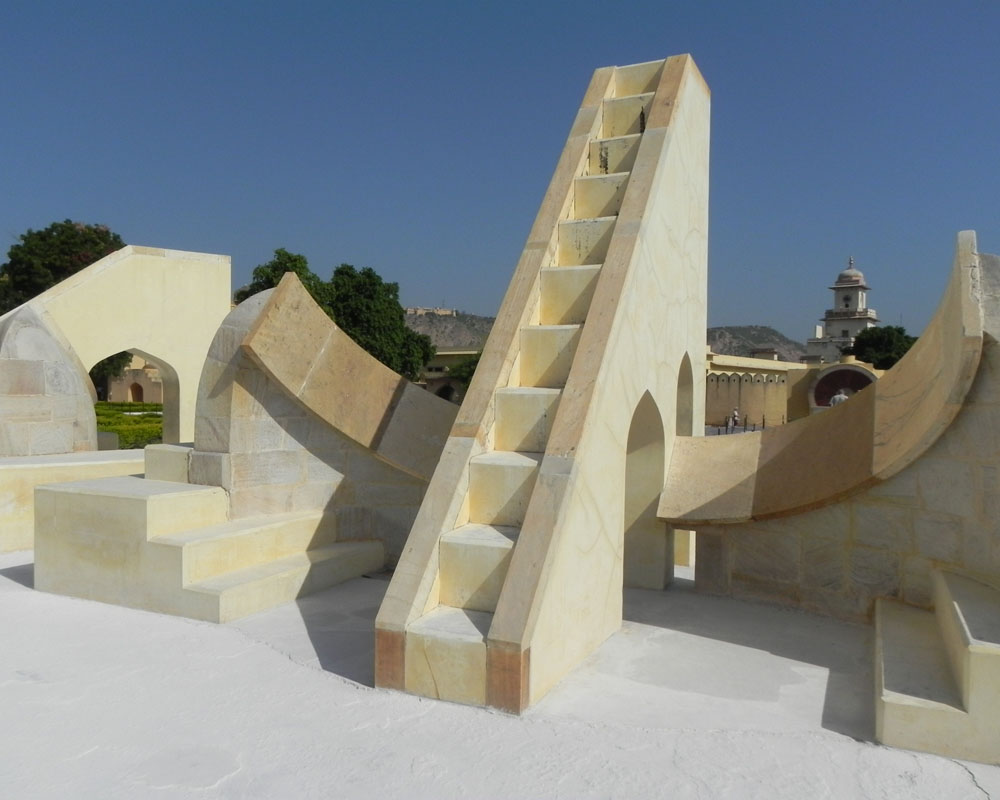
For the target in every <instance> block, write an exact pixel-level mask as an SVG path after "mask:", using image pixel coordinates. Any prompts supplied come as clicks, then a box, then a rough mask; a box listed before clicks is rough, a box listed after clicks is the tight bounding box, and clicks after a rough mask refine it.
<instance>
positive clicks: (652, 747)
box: [0, 552, 1000, 800]
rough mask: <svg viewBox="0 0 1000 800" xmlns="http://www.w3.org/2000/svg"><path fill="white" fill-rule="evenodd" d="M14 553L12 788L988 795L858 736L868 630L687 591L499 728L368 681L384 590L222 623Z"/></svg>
mask: <svg viewBox="0 0 1000 800" xmlns="http://www.w3.org/2000/svg"><path fill="white" fill-rule="evenodd" d="M31 558H32V555H31V553H30V552H20V553H14V554H8V555H4V556H0V607H2V608H3V614H0V642H2V643H3V645H2V647H0V704H2V707H3V709H4V719H5V722H6V723H7V724H5V725H4V726H3V727H2V728H0V786H2V787H3V793H4V795H5V796H8V797H31V798H40V799H44V798H61V797H66V796H69V795H70V794H71V795H72V796H74V797H80V798H96V797H100V798H105V799H106V800H114V799H115V798H134V797H139V796H153V795H155V796H156V797H159V798H186V797H199V798H228V797H245V798H272V797H326V796H338V797H348V798H352V797H370V796H373V795H378V796H380V797H385V798H422V797H435V798H448V797H471V796H480V797H482V796H507V797H567V798H569V797H573V798H587V797H610V796H615V797H623V796H628V797H657V796H659V797H662V796H665V795H669V796H677V797H687V798H706V799H707V798H716V797H740V798H751V799H752V798H769V799H770V798H801V797H815V798H824V797H838V798H840V797H861V798H866V797H872V798H874V797H907V798H914V799H915V800H919V799H920V798H941V797H970V798H974V797H985V796H987V793H989V794H992V795H993V796H998V795H1000V768H998V767H988V766H983V765H981V764H973V763H969V762H960V761H957V760H953V759H948V758H942V757H940V756H933V755H927V754H923V753H913V752H907V751H902V750H895V749H892V748H887V747H882V746H879V745H876V744H873V743H872V742H871V736H872V733H873V724H874V722H873V718H872V707H871V691H872V686H873V676H872V661H871V658H870V647H871V636H872V628H871V627H869V626H863V625H854V624H850V623H844V622H837V621H833V620H829V619H823V618H819V617H816V616H813V615H809V614H806V613H803V612H798V611H790V610H781V609H776V608H771V607H766V606H761V605H756V604H752V603H747V602H743V601H738V600H733V599H729V598H711V597H703V596H699V595H695V594H694V593H693V592H691V591H690V590H689V589H687V588H685V583H684V581H683V580H679V581H677V586H676V587H675V588H672V589H670V590H668V591H667V592H652V591H646V590H628V591H627V592H626V595H625V617H626V622H625V624H624V625H623V628H622V630H621V631H620V632H619V633H617V634H615V635H614V636H612V637H611V638H610V639H608V641H607V642H605V644H604V645H602V646H601V647H600V648H599V649H598V650H597V651H596V652H595V653H594V654H593V655H592V656H591V657H590V658H589V659H587V660H586V661H585V662H584V663H583V664H582V665H581V667H580V668H579V669H577V670H575V671H574V672H573V673H571V674H570V675H568V676H567V677H566V678H565V679H564V680H563V681H562V682H560V683H559V684H558V685H557V686H556V687H555V688H554V689H553V691H552V692H551V693H550V694H549V695H548V696H547V697H546V698H545V699H544V700H543V701H542V702H541V703H539V704H538V705H537V706H536V707H535V708H533V709H531V710H529V711H528V713H527V714H525V715H524V716H521V717H512V716H507V715H504V714H500V713H497V712H495V711H489V710H485V709H481V708H474V707H469V706H459V705H454V704H450V703H441V702H429V701H427V700H425V699H422V698H418V697H413V696H410V695H406V694H403V693H400V692H392V691H382V690H374V689H372V688H370V686H371V682H372V649H373V641H374V636H373V631H372V627H373V621H374V617H375V613H376V611H377V608H378V606H379V603H380V601H381V598H382V594H383V593H384V591H385V587H386V585H387V583H386V581H384V580H378V579H357V580H352V581H348V582H346V583H344V584H341V585H340V586H338V587H335V588H333V589H330V590H328V591H326V592H322V593H319V594H316V595H312V596H310V597H307V598H303V599H302V600H300V601H298V602H297V603H294V604H289V605H286V606H283V607H281V608H278V609H274V610H272V611H268V612H265V613H263V614H259V615H256V616H253V617H249V618H247V619H245V620H242V621H240V622H238V623H234V624H231V625H227V626H216V625H210V624H206V623H201V622H195V621H192V620H188V619H184V618H179V617H169V616H165V615H160V614H154V613H149V612H143V611H136V610H132V609H127V608H120V607H117V606H109V605H104V604H101V603H94V602H89V601H84V600H75V599H72V598H67V597H60V596H56V595H47V594H44V593H41V592H33V591H30V589H29V588H27V587H28V586H30V584H31V580H32V567H31ZM684 574H685V572H684V570H681V569H678V575H679V576H680V577H683V576H684ZM96 720H100V724H95V721H96ZM487 742H488V743H489V746H485V743H487Z"/></svg>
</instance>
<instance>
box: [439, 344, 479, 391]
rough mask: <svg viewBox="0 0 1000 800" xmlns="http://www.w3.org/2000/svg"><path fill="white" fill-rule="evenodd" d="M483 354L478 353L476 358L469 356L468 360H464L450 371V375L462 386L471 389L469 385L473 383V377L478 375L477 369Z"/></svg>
mask: <svg viewBox="0 0 1000 800" xmlns="http://www.w3.org/2000/svg"><path fill="white" fill-rule="evenodd" d="M482 355H483V354H482V353H481V352H480V353H476V354H475V355H474V356H469V357H468V358H463V359H462V360H461V361H459V362H458V363H457V364H456V365H455V366H453V367H452V368H451V369H450V370H448V375H449V376H450V377H452V378H454V379H455V380H457V381H459V382H460V383H461V384H462V386H464V387H465V388H466V389H468V388H469V384H470V383H472V376H473V375H475V374H476V367H478V366H479V359H480V358H482Z"/></svg>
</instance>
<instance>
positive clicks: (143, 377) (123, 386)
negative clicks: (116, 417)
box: [107, 355, 163, 403]
mask: <svg viewBox="0 0 1000 800" xmlns="http://www.w3.org/2000/svg"><path fill="white" fill-rule="evenodd" d="M107 398H108V400H110V401H111V402H112V403H162V402H163V379H162V378H161V377H160V370H159V369H158V368H157V366H156V364H153V363H152V362H149V361H146V360H145V359H143V358H141V357H140V356H135V355H134V356H132V362H131V363H130V364H129V366H128V369H126V370H125V373H124V374H123V375H122V377H120V378H112V379H111V380H110V381H108V392H107Z"/></svg>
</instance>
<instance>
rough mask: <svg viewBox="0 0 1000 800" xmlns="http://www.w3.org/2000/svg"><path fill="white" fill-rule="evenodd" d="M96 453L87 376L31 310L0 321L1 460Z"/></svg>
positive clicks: (21, 308)
mask: <svg viewBox="0 0 1000 800" xmlns="http://www.w3.org/2000/svg"><path fill="white" fill-rule="evenodd" d="M96 449H97V425H96V418H95V416H94V398H93V395H92V390H91V384H90V378H89V377H88V376H87V373H86V371H85V370H84V368H83V365H82V364H81V363H80V362H79V360H78V359H77V358H76V357H75V355H74V354H73V352H72V351H71V349H70V348H69V347H68V346H66V345H65V344H64V343H63V342H61V341H60V339H59V337H58V332H55V331H53V330H52V329H51V328H49V327H48V325H47V324H46V323H45V322H44V321H43V319H42V318H41V317H40V316H39V315H38V313H37V312H35V311H34V310H33V309H32V308H30V307H27V306H22V307H20V308H18V309H15V310H14V311H11V312H10V313H8V314H6V315H5V316H4V317H3V318H2V320H0V456H36V455H52V454H56V453H72V452H77V451H86V450H96Z"/></svg>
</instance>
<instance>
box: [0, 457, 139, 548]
mask: <svg viewBox="0 0 1000 800" xmlns="http://www.w3.org/2000/svg"><path fill="white" fill-rule="evenodd" d="M142 471H143V454H142V451H141V450H112V451H101V452H92V453H64V454H61V455H46V456H27V457H23V458H0V553H5V552H8V551H11V550H30V549H31V548H32V547H34V542H35V498H34V494H35V487H36V486H42V485H45V484H49V483H65V482H66V481H81V480H88V479H91V478H107V477H111V476H115V475H136V474H138V473H141V472H142Z"/></svg>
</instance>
